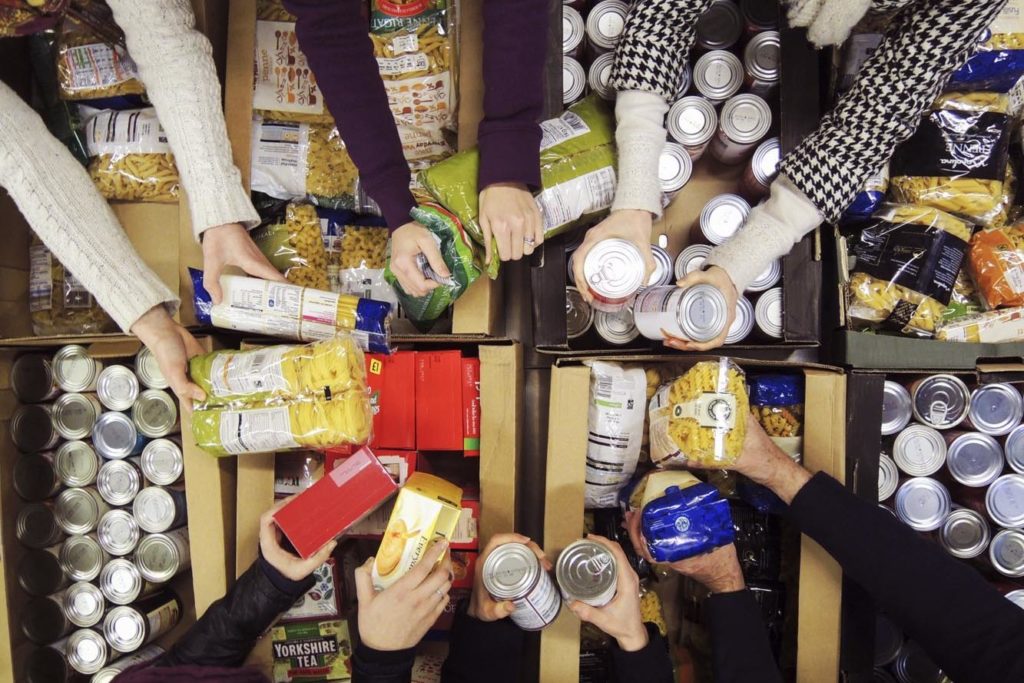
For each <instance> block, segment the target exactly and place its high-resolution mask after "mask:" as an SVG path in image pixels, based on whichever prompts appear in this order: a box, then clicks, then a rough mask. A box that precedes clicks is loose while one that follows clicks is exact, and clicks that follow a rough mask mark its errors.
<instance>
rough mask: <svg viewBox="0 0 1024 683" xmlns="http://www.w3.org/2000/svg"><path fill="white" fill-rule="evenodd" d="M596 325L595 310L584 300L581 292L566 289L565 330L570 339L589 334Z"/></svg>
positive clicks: (573, 288) (571, 288)
mask: <svg viewBox="0 0 1024 683" xmlns="http://www.w3.org/2000/svg"><path fill="white" fill-rule="evenodd" d="M593 324H594V309H592V308H591V307H590V304H588V303H587V302H586V301H584V300H583V295H582V294H580V290H578V289H576V288H575V287H566V288H565V330H566V336H568V337H569V339H576V338H577V337H581V336H583V335H584V334H586V333H587V330H589V329H590V327H591V325H593Z"/></svg>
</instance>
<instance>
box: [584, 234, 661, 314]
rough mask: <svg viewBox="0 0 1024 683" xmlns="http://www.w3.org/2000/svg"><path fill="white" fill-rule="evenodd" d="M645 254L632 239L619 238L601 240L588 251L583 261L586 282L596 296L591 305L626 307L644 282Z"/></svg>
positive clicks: (611, 309)
mask: <svg viewBox="0 0 1024 683" xmlns="http://www.w3.org/2000/svg"><path fill="white" fill-rule="evenodd" d="M645 270H646V268H645V266H644V257H643V255H642V254H641V253H640V250H639V249H637V247H636V246H635V245H634V244H633V243H632V242H630V241H628V240H624V239H618V238H610V239H605V240H601V241H600V242H598V243H597V244H595V245H594V246H593V248H592V249H591V250H590V251H589V252H588V253H587V257H586V260H584V262H583V275H584V277H585V278H586V282H585V283H579V282H577V283H576V286H577V287H581V286H585V287H587V289H588V291H589V293H590V295H591V296H592V297H593V298H594V301H593V303H592V304H591V306H592V307H593V308H595V309H597V310H599V311H608V312H615V311H620V310H622V309H623V308H625V307H626V306H627V305H628V304H629V302H630V301H631V300H632V298H633V295H634V294H636V293H637V291H639V290H640V288H641V287H642V286H643V284H644V273H645Z"/></svg>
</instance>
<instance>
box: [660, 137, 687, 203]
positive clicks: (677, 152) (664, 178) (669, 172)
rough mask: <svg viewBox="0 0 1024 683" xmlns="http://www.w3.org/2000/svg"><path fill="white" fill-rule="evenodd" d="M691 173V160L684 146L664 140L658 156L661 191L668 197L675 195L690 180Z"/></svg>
mask: <svg viewBox="0 0 1024 683" xmlns="http://www.w3.org/2000/svg"><path fill="white" fill-rule="evenodd" d="M692 173H693V160H692V159H690V154H689V152H687V151H686V148H685V147H683V146H682V145H681V144H679V143H678V142H666V143H665V148H664V149H663V150H661V156H660V157H659V158H658V179H659V180H660V181H661V191H662V192H663V193H664V194H665V195H667V196H669V197H675V196H676V195H677V194H678V193H679V191H680V190H681V189H683V187H685V186H686V183H688V182H690V175H691V174H692Z"/></svg>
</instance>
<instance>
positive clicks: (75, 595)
mask: <svg viewBox="0 0 1024 683" xmlns="http://www.w3.org/2000/svg"><path fill="white" fill-rule="evenodd" d="M67 597H68V604H69V605H70V606H71V608H72V611H73V612H74V613H75V614H80V615H88V614H95V613H96V612H97V611H103V593H102V592H100V590H99V589H98V588H96V586H94V585H93V584H91V583H89V582H88V581H79V582H78V583H76V584H75V585H73V586H71V588H69V589H68V593H67Z"/></svg>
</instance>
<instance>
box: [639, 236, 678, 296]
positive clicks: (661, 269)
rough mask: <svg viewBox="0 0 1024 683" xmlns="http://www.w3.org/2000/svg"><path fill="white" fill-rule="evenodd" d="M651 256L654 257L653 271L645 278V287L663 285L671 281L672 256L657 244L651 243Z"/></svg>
mask: <svg viewBox="0 0 1024 683" xmlns="http://www.w3.org/2000/svg"><path fill="white" fill-rule="evenodd" d="M651 256H653V257H654V272H652V273H651V277H649V278H648V279H647V284H646V285H645V286H646V287H663V286H665V285H667V284H669V283H671V282H672V275H673V267H672V257H671V256H669V255H668V252H667V251H665V250H664V249H662V248H661V247H659V246H658V245H657V244H652V245H651Z"/></svg>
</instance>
